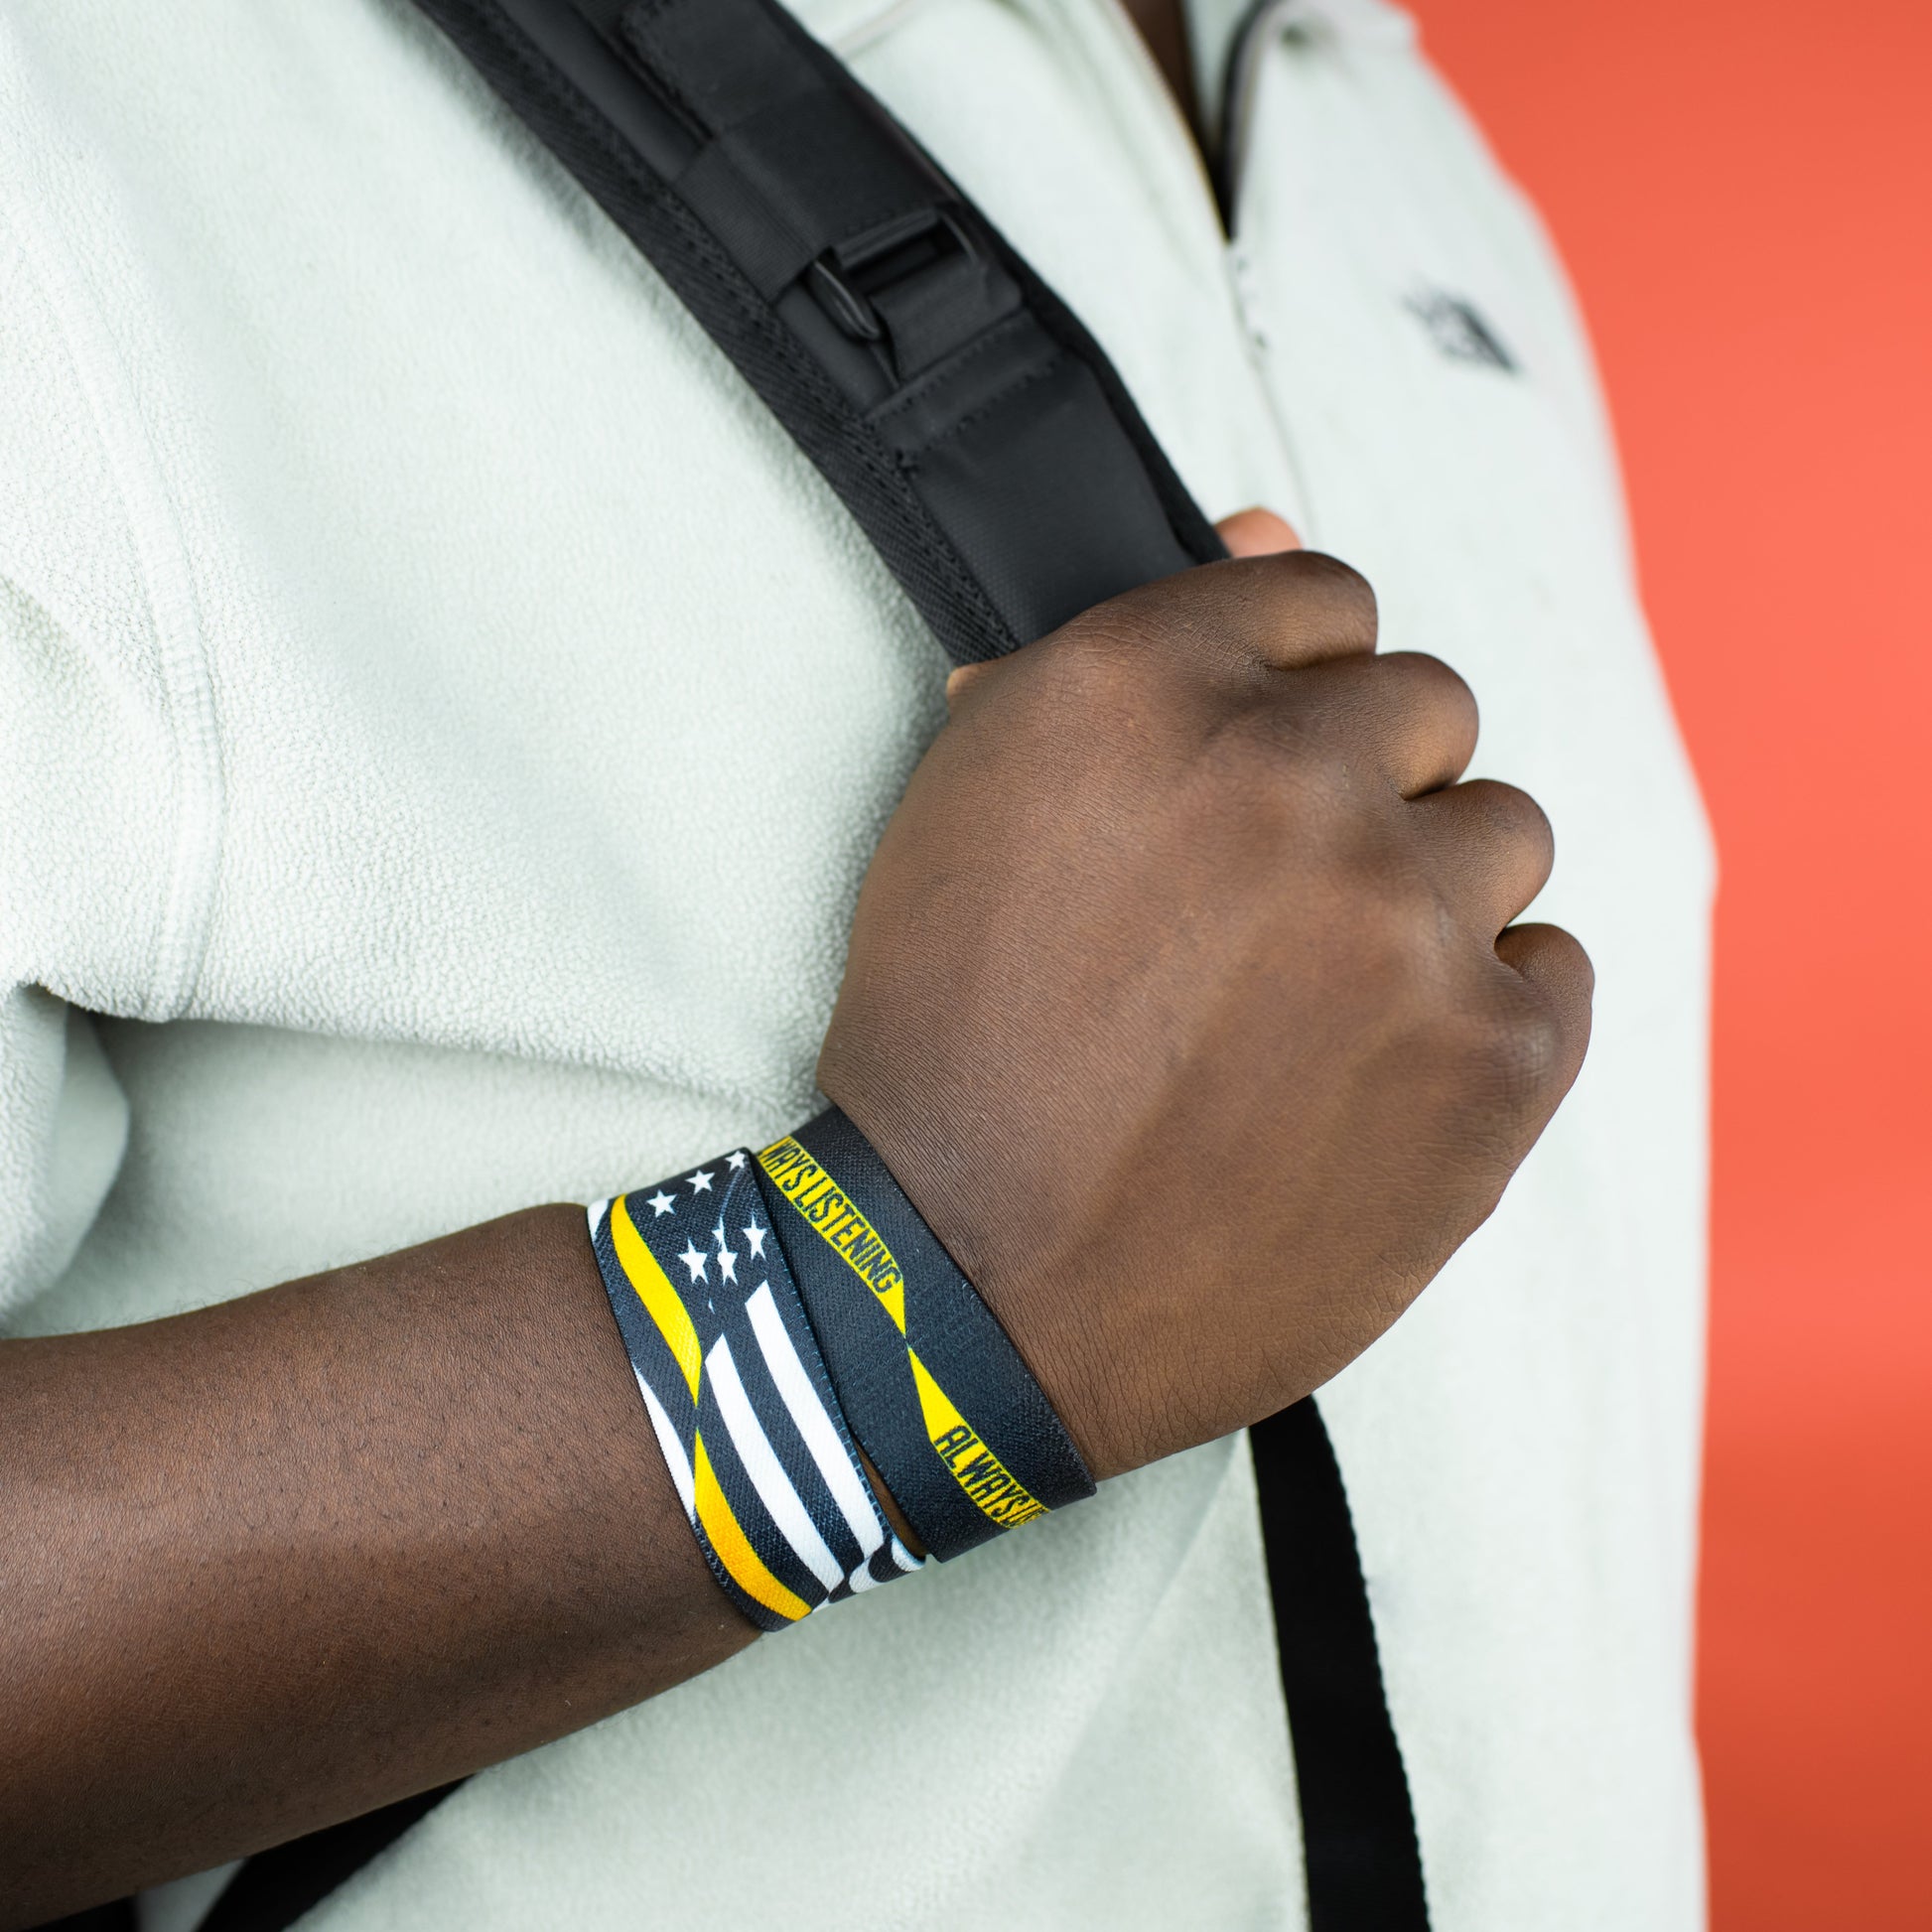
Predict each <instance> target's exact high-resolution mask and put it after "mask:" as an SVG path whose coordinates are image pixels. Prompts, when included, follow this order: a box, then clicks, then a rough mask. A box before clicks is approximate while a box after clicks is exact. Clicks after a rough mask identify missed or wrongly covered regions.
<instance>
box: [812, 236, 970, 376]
mask: <svg viewBox="0 0 1932 1932" xmlns="http://www.w3.org/2000/svg"><path fill="white" fill-rule="evenodd" d="M985 267H986V263H985V261H984V259H983V257H982V255H981V253H980V251H979V249H978V248H977V247H975V245H974V243H973V240H972V237H971V236H970V235H969V234H968V233H967V231H966V229H965V227H964V226H963V224H962V223H961V222H959V221H958V220H957V219H956V218H955V217H954V216H953V214H952V212H951V211H950V210H949V209H947V208H945V207H920V208H913V209H912V210H911V211H910V212H909V213H906V214H899V215H895V216H894V217H893V218H892V219H891V220H890V221H882V222H880V223H879V224H878V226H876V227H872V228H868V229H866V230H865V232H864V233H862V234H857V235H853V236H851V237H849V238H848V239H846V240H844V241H841V242H837V243H835V244H834V245H833V246H832V247H830V248H827V249H826V250H825V251H824V253H822V254H821V255H819V256H818V257H817V258H816V259H815V260H814V261H813V262H812V264H811V266H810V267H809V268H808V269H807V270H806V271H805V281H806V286H807V287H808V288H809V289H810V290H811V292H812V296H813V298H814V299H815V300H816V301H817V303H818V306H819V307H820V308H821V309H823V310H824V311H825V313H826V314H827V315H828V316H829V317H830V318H831V319H832V321H833V322H834V323H836V324H837V325H838V327H839V329H840V331H841V332H842V333H843V334H845V335H846V336H848V337H849V338H850V339H851V340H852V341H853V342H855V343H862V344H878V345H885V346H888V347H892V348H896V349H897V351H898V354H897V359H898V360H899V361H900V362H901V363H903V362H904V361H905V360H906V356H905V352H904V351H905V349H906V348H907V347H908V346H909V345H908V344H906V343H904V342H902V341H899V342H896V341H895V335H896V330H895V324H897V326H898V327H897V333H899V334H902V333H903V332H904V328H905V325H906V323H908V322H910V321H912V320H913V319H914V317H915V315H916V314H917V312H919V311H921V310H925V309H927V308H928V306H930V305H929V304H928V302H927V301H925V300H922V299H921V297H923V296H927V295H929V296H930V297H931V298H932V299H933V302H935V303H937V304H940V305H943V306H945V307H948V308H956V307H958V306H959V305H961V304H962V302H963V304H964V306H965V307H966V309H967V310H968V311H971V310H974V309H977V308H978V307H979V306H980V304H979V302H978V301H977V300H976V299H975V298H976V296H977V294H978V291H979V290H980V289H982V288H983V287H984V286H985V280H986V278H985V272H984V271H985ZM959 320H960V321H961V322H965V323H966V324H967V330H966V331H963V332H962V333H970V330H971V328H972V327H973V326H974V325H975V324H977V323H978V321H979V318H978V317H976V316H970V315H961V316H960V317H959ZM921 333H923V332H921ZM948 333H951V332H948ZM902 372H909V371H902Z"/></svg>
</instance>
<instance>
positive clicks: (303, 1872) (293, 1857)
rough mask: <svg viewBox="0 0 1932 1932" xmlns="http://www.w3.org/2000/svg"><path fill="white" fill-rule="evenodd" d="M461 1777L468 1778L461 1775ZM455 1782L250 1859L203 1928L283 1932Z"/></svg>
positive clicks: (433, 1805)
mask: <svg viewBox="0 0 1932 1932" xmlns="http://www.w3.org/2000/svg"><path fill="white" fill-rule="evenodd" d="M457 1783H458V1784H460V1783H462V1779H460V1778H459V1779H458V1780H457ZM456 1788H457V1787H456V1785H455V1784H445V1785H439V1786H438V1787H437V1788H436V1789H435V1790H434V1791H419V1792H417V1794H416V1795H415V1796H414V1797H413V1798H404V1799H402V1800H400V1801H399V1802H398V1803H396V1804H393V1805H384V1806H383V1807H382V1809H381V1810H380V1811H370V1812H364V1813H363V1815H362V1816H361V1817H360V1818H346V1819H345V1820H344V1821H343V1822H342V1823H341V1824H340V1825H331V1826H330V1827H329V1828H328V1830H327V1831H321V1832H311V1833H310V1834H309V1836H308V1837H307V1838H298V1839H296V1840H294V1841H293V1842H292V1843H290V1844H288V1845H278V1846H277V1847H276V1848H275V1850H274V1851H272V1852H264V1853H262V1854H261V1856H260V1857H259V1858H253V1859H249V1860H248V1861H247V1862H246V1863H244V1864H243V1865H242V1867H241V1869H240V1870H239V1871H237V1872H236V1873H235V1875H234V1876H233V1877H232V1878H230V1879H229V1880H228V1882H227V1883H226V1884H225V1885H224V1886H223V1887H222V1888H221V1895H220V1896H219V1897H218V1898H216V1899H215V1901H214V1903H213V1904H212V1905H211V1906H210V1907H209V1908H208V1913H207V1917H206V1918H205V1919H203V1921H202V1923H201V1926H200V1928H199V1932H268V1929H269V1928H271V1927H272V1928H274V1932H282V1928H283V1927H284V1926H290V1925H293V1924H294V1923H295V1922H296V1920H297V1919H299V1918H300V1917H301V1916H302V1915H303V1913H304V1912H306V1911H308V1910H309V1909H310V1908H311V1907H312V1906H316V1905H320V1904H321V1903H322V1901H323V1900H324V1899H325V1898H327V1897H328V1896H329V1894H330V1893H331V1892H332V1891H334V1890H335V1889H336V1888H337V1886H339V1885H341V1884H342V1883H343V1882H344V1881H345V1879H348V1878H352V1877H354V1875H355V1874H356V1873H357V1872H358V1871H360V1870H361V1868H362V1867H363V1866H364V1865H365V1864H367V1863H368V1862H369V1861H370V1860H371V1859H372V1858H374V1857H375V1855H376V1854H377V1853H378V1852H382V1851H386V1850H387V1849H388V1847H390V1846H391V1845H393V1844H394V1843H395V1842H396V1840H397V1839H399V1838H400V1837H401V1836H402V1835H403V1833H404V1832H406V1831H408V1829H409V1828H410V1826H412V1825H413V1824H415V1822H416V1821H417V1820H418V1819H419V1818H423V1817H426V1816H427V1815H428V1814H429V1813H430V1812H432V1811H434V1810H435V1809H436V1807H437V1806H438V1805H440V1804H441V1803H442V1802H443V1800H444V1799H445V1798H447V1797H448V1796H449V1795H450V1793H451V1792H452V1791H454V1790H455V1789H456Z"/></svg>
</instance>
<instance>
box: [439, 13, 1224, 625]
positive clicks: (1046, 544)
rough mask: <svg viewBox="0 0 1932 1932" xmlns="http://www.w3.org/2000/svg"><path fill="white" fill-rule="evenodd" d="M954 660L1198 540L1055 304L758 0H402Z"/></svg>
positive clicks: (885, 117)
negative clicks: (795, 452)
mask: <svg viewBox="0 0 1932 1932" xmlns="http://www.w3.org/2000/svg"><path fill="white" fill-rule="evenodd" d="M421 4H422V6H423V9H424V11H425V12H426V13H428V14H429V15H431V16H432V17H433V18H434V19H435V20H436V21H437V22H438V23H439V24H440V25H441V26H442V28H443V29H444V31H445V32H446V33H447V34H448V35H449V36H450V38H451V39H452V40H453V41H455V42H456V44H457V45H458V46H459V47H460V48H461V49H462V50H463V52H464V53H465V54H466V55H468V56H469V58H470V59H471V61H472V62H474V63H475V65H476V66H477V68H478V69H480V70H481V71H482V73H483V76H484V77H485V78H486V79H487V80H488V82H489V83H490V85H491V86H492V87H494V88H495V89H496V91H497V92H498V93H500V94H501V95H502V96H503V98H504V100H505V101H506V102H507V103H508V104H509V105H510V106H511V107H512V108H514V109H515V111H516V113H517V114H518V115H519V117H520V118H522V119H523V120H524V121H526V122H527V123H528V124H529V126H530V128H531V129H532V130H533V131H534V132H535V133H536V134H537V136H538V137H539V138H540V139H541V140H542V141H543V143H544V145H545V146H546V147H548V148H550V149H551V151H552V152H553V153H554V154H555V155H556V156H557V157H558V159H559V160H560V161H561V162H562V163H563V164H564V166H565V167H566V168H568V169H569V170H570V172H571V173H572V174H573V175H575V176H576V178H577V179H578V181H580V182H581V183H582V184H583V186H584V187H585V188H586V189H587V190H588V191H589V192H590V193H591V195H592V196H593V197H595V199H596V200H597V201H598V202H599V203H600V204H601V205H602V207H604V209H605V210H606V212H607V213H609V214H610V216H611V218H612V219H613V220H614V221H616V222H617V224H618V225H619V226H620V227H621V229H622V230H623V231H624V233H625V234H627V235H628V236H629V237H630V239H631V240H632V241H634V242H635V243H636V245H637V247H638V248H639V249H640V250H642V252H643V253H644V254H645V255H646V256H647V257H648V258H649V260H650V262H651V264H652V265H653V266H654V267H655V268H656V269H657V271H658V273H659V274H660V275H662V276H663V278H664V280H665V281H666V282H668V283H669V284H670V286H671V288H672V289H673V290H674V291H675V292H676V293H677V295H678V296H679V297H680V298H681V299H682V300H683V302H684V303H685V305H686V306H687V307H688V308H689V309H690V310H691V312H692V314H693V315H694V316H696V317H697V319H698V321H699V322H700V323H702V324H703V326H704V328H705V329H706V331H707V332H708V333H709V334H710V335H711V337H712V339H713V340H714V341H715V342H716V343H717V344H718V345H719V346H720V347H721V348H722V349H724V351H725V353H726V354H727V355H729V356H730V357H731V359H732V360H733V362H735V363H736V364H737V365H738V368H739V369H740V371H741V372H742V373H743V374H744V376H745V378H746V380H747V381H748V382H750V383H751V385H752V386H753V388H755V389H756V390H757V391H758V393H759V395H760V396H761V397H762V398H763V399H764V401H765V403H766V404H767V405H768V406H769V407H770V409H771V411H772V413H773V414H774V415H775V416H776V417H777V418H778V420H779V421H780V422H781V423H783V424H784V426H785V428H786V429H787V430H788V431H789V432H790V433H791V435H792V436H793V438H794V439H795V440H796V441H797V443H798V445H799V447H800V448H801V449H803V450H804V451H805V453H806V454H807V455H808V456H809V457H810V458H811V459H812V461H813V462H814V463H815V464H817V466H818V468H819V469H820V470H821V471H823V472H824V474H825V477H826V480H827V481H828V482H829V483H831V485H832V487H833V488H834V489H835V490H836V491H837V492H838V494H839V496H840V497H841V498H842V499H843V500H844V502H845V504H846V506H847V507H848V508H849V509H850V510H851V512H852V514H853V515H854V516H855V517H856V518H857V519H858V520H859V522H860V524H861V525H862V526H863V528H864V529H865V532H866V534H867V535H868V536H869V537H870V538H871V539H872V541H873V543H874V544H875V545H876V546H877V548H878V550H879V552H880V554H881V556H883V557H884V558H885V560H886V562H887V564H888V565H889V566H890V567H891V568H892V570H893V573H894V575H895V576H897V578H898V580H899V582H900V583H901V584H902V585H903V586H904V587H905V590H906V593H907V594H908V595H909V596H910V598H911V599H912V602H913V603H914V604H915V605H916V606H917V607H918V609H919V611H920V613H921V615H922V616H923V617H924V618H925V619H926V621H927V622H928V623H930V624H931V626H932V628H933V630H934V631H935V632H936V633H937V634H938V636H939V638H940V641H941V642H942V643H943V644H944V645H945V647H946V649H947V650H948V651H949V652H950V653H951V654H952V656H953V657H954V658H955V659H956V660H958V661H960V662H962V663H963V662H968V661H971V660H973V659H977V658H985V657H996V656H998V655H1000V654H1001V653H1002V652H1005V651H1009V650H1013V649H1015V648H1017V647H1018V646H1019V645H1021V644H1025V643H1030V642H1032V640H1033V639H1034V638H1035V637H1038V636H1041V635H1043V634H1044V633H1045V632H1046V631H1048V630H1051V629H1054V628H1055V627H1056V626H1057V625H1059V624H1061V623H1063V622H1064V621H1066V620H1067V619H1068V618H1070V617H1073V616H1075V615H1076V614H1077V613H1078V612H1081V611H1084V610H1086V609H1087V608H1088V607H1089V606H1091V605H1093V604H1097V603H1099V602H1101V601H1102V600H1103V599H1105V598H1109V597H1112V596H1114V595H1116V594H1117V593H1118V592H1121V591H1124V590H1128V589H1131V588H1132V587H1133V586H1134V585H1137V584H1142V583H1146V582H1147V581H1149V580H1150V579H1152V578H1155V577H1163V576H1167V575H1169V574H1170V573H1172V572H1173V571H1176V570H1181V569H1184V568H1185V567H1186V566H1187V565H1189V564H1192V563H1201V562H1205V561H1207V560H1209V559H1211V558H1214V557H1218V556H1221V555H1223V554H1224V553H1223V551H1222V549H1221V545H1220V541H1219V539H1218V538H1217V537H1216V536H1215V533H1214V530H1213V527H1212V525H1211V524H1209V523H1208V521H1207V520H1206V518H1205V517H1203V516H1202V515H1201V513H1200V511H1199V510H1198V509H1197V508H1196V507H1195V505H1194V503H1193V500H1192V499H1191V498H1190V497H1189V495H1188V494H1187V492H1186V490H1185V489H1184V488H1183V487H1182V486H1181V484H1180V483H1179V481H1178V479H1177V478H1176V477H1175V476H1174V474H1173V470H1172V468H1171V467H1170V466H1169V464H1168V461H1167V458H1166V457H1165V455H1163V453H1162V451H1161V449H1160V446H1159V445H1158V444H1157V443H1156V442H1155V440H1154V438H1153V437H1152V436H1151V435H1150V434H1149V432H1148V429H1147V426H1146V424H1144V423H1143V422H1142V421H1141V418H1140V414H1139V412H1138V411H1137V410H1136V409H1135V407H1134V405H1133V402H1132V400H1131V399H1130V398H1129V396H1128V394H1127V392H1126V390H1125V389H1124V388H1123V387H1122V385H1121V382H1120V378H1119V377H1118V376H1117V375H1116V374H1115V373H1114V370H1113V367H1112V365H1111V364H1110V363H1109V362H1108V360H1107V358H1106V356H1105V355H1104V354H1103V353H1102V352H1101V350H1100V348H1099V346H1098V345H1096V344H1095V343H1094V341H1093V339H1092V337H1090V336H1089V335H1088V334H1087V332H1086V331H1085V330H1084V329H1083V328H1082V327H1081V326H1080V324H1079V322H1078V321H1077V320H1076V319H1075V318H1074V316H1073V315H1072V314H1071V312H1070V311H1069V310H1068V309H1067V308H1066V306H1065V305H1064V304H1063V303H1062V302H1061V301H1060V300H1059V299H1058V298H1057V297H1056V296H1055V295H1054V294H1053V293H1052V292H1051V290H1049V289H1048V288H1047V287H1046V286H1045V284H1044V283H1043V282H1041V281H1040V280H1039V278H1038V277H1037V276H1036V275H1035V274H1034V273H1033V271H1032V270H1031V269H1030V268H1029V267H1028V266H1027V264H1026V263H1025V262H1024V261H1023V260H1022V259H1021V258H1020V257H1019V256H1018V255H1017V254H1015V252H1014V251H1013V249H1011V248H1010V247H1009V246H1008V245H1007V243H1006V242H1005V240H1004V239H1003V238H1002V237H1001V236H1000V234H999V233H998V232H997V230H995V228H994V227H993V226H992V224H991V223H990V222H989V221H987V220H986V218H985V217H984V216H983V215H982V214H981V213H980V212H979V211H978V210H977V209H976V208H975V207H973V206H972V205H971V204H970V203H969V202H968V201H967V200H966V199H965V198H964V197H963V196H962V195H961V194H960V193H959V191H958V190H957V189H955V188H954V187H953V185H952V184H951V183H950V182H949V181H948V180H947V179H946V177H945V176H944V175H943V174H941V173H940V171H939V170H938V168H937V167H936V166H935V165H934V164H933V163H932V161H931V160H930V159H929V158H928V157H927V156H926V155H925V153H924V152H923V151H922V150H921V149H920V148H919V147H918V146H917V144H916V143H914V142H913V140H912V139H911V137H910V136H909V135H907V134H906V133H905V131H904V130H903V129H902V128H900V127H899V126H898V124H897V122H896V121H894V120H893V119H892V117H891V116H890V115H889V114H888V113H887V112H886V110H885V109H884V108H883V107H881V106H880V105H879V103H878V102H877V101H876V100H874V99H873V97H872V96H871V95H870V94H869V93H867V92H866V90H865V89H864V88H863V87H861V86H860V85H859V84H858V83H857V82H856V81H855V80H854V79H853V77H852V75H851V74H850V73H849V72H848V71H847V70H846V69H845V68H844V67H843V66H842V65H841V64H840V63H839V62H838V61H837V60H836V59H834V58H833V56H832V55H831V54H829V53H828V52H827V51H826V50H825V49H824V48H823V47H821V46H820V45H819V44H818V43H817V42H816V41H814V40H813V39H812V38H811V36H810V35H808V34H807V33H806V32H805V31H804V30H803V29H802V28H801V27H800V26H799V25H798V24H797V23H796V22H795V21H794V20H793V19H792V18H791V16H790V15H789V14H788V13H786V12H785V10H784V9H783V8H782V7H780V6H776V5H773V4H769V3H768V0H577V3H576V4H573V3H572V0H421Z"/></svg>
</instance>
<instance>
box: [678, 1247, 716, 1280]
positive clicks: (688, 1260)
mask: <svg viewBox="0 0 1932 1932" xmlns="http://www.w3.org/2000/svg"><path fill="white" fill-rule="evenodd" d="M709 1259H710V1256H708V1255H707V1254H706V1253H705V1251H704V1250H703V1249H702V1248H700V1247H699V1246H698V1245H697V1244H696V1243H695V1242H694V1241H692V1240H690V1239H689V1238H688V1237H687V1238H686V1240H685V1243H684V1252H683V1253H682V1254H681V1255H679V1256H678V1260H680V1261H681V1262H683V1264H684V1265H685V1267H687V1268H688V1269H690V1271H691V1279H692V1280H693V1281H694V1282H701V1281H704V1280H705V1279H706V1276H705V1272H704V1265H705V1263H706V1262H707V1261H708V1260H709Z"/></svg>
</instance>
